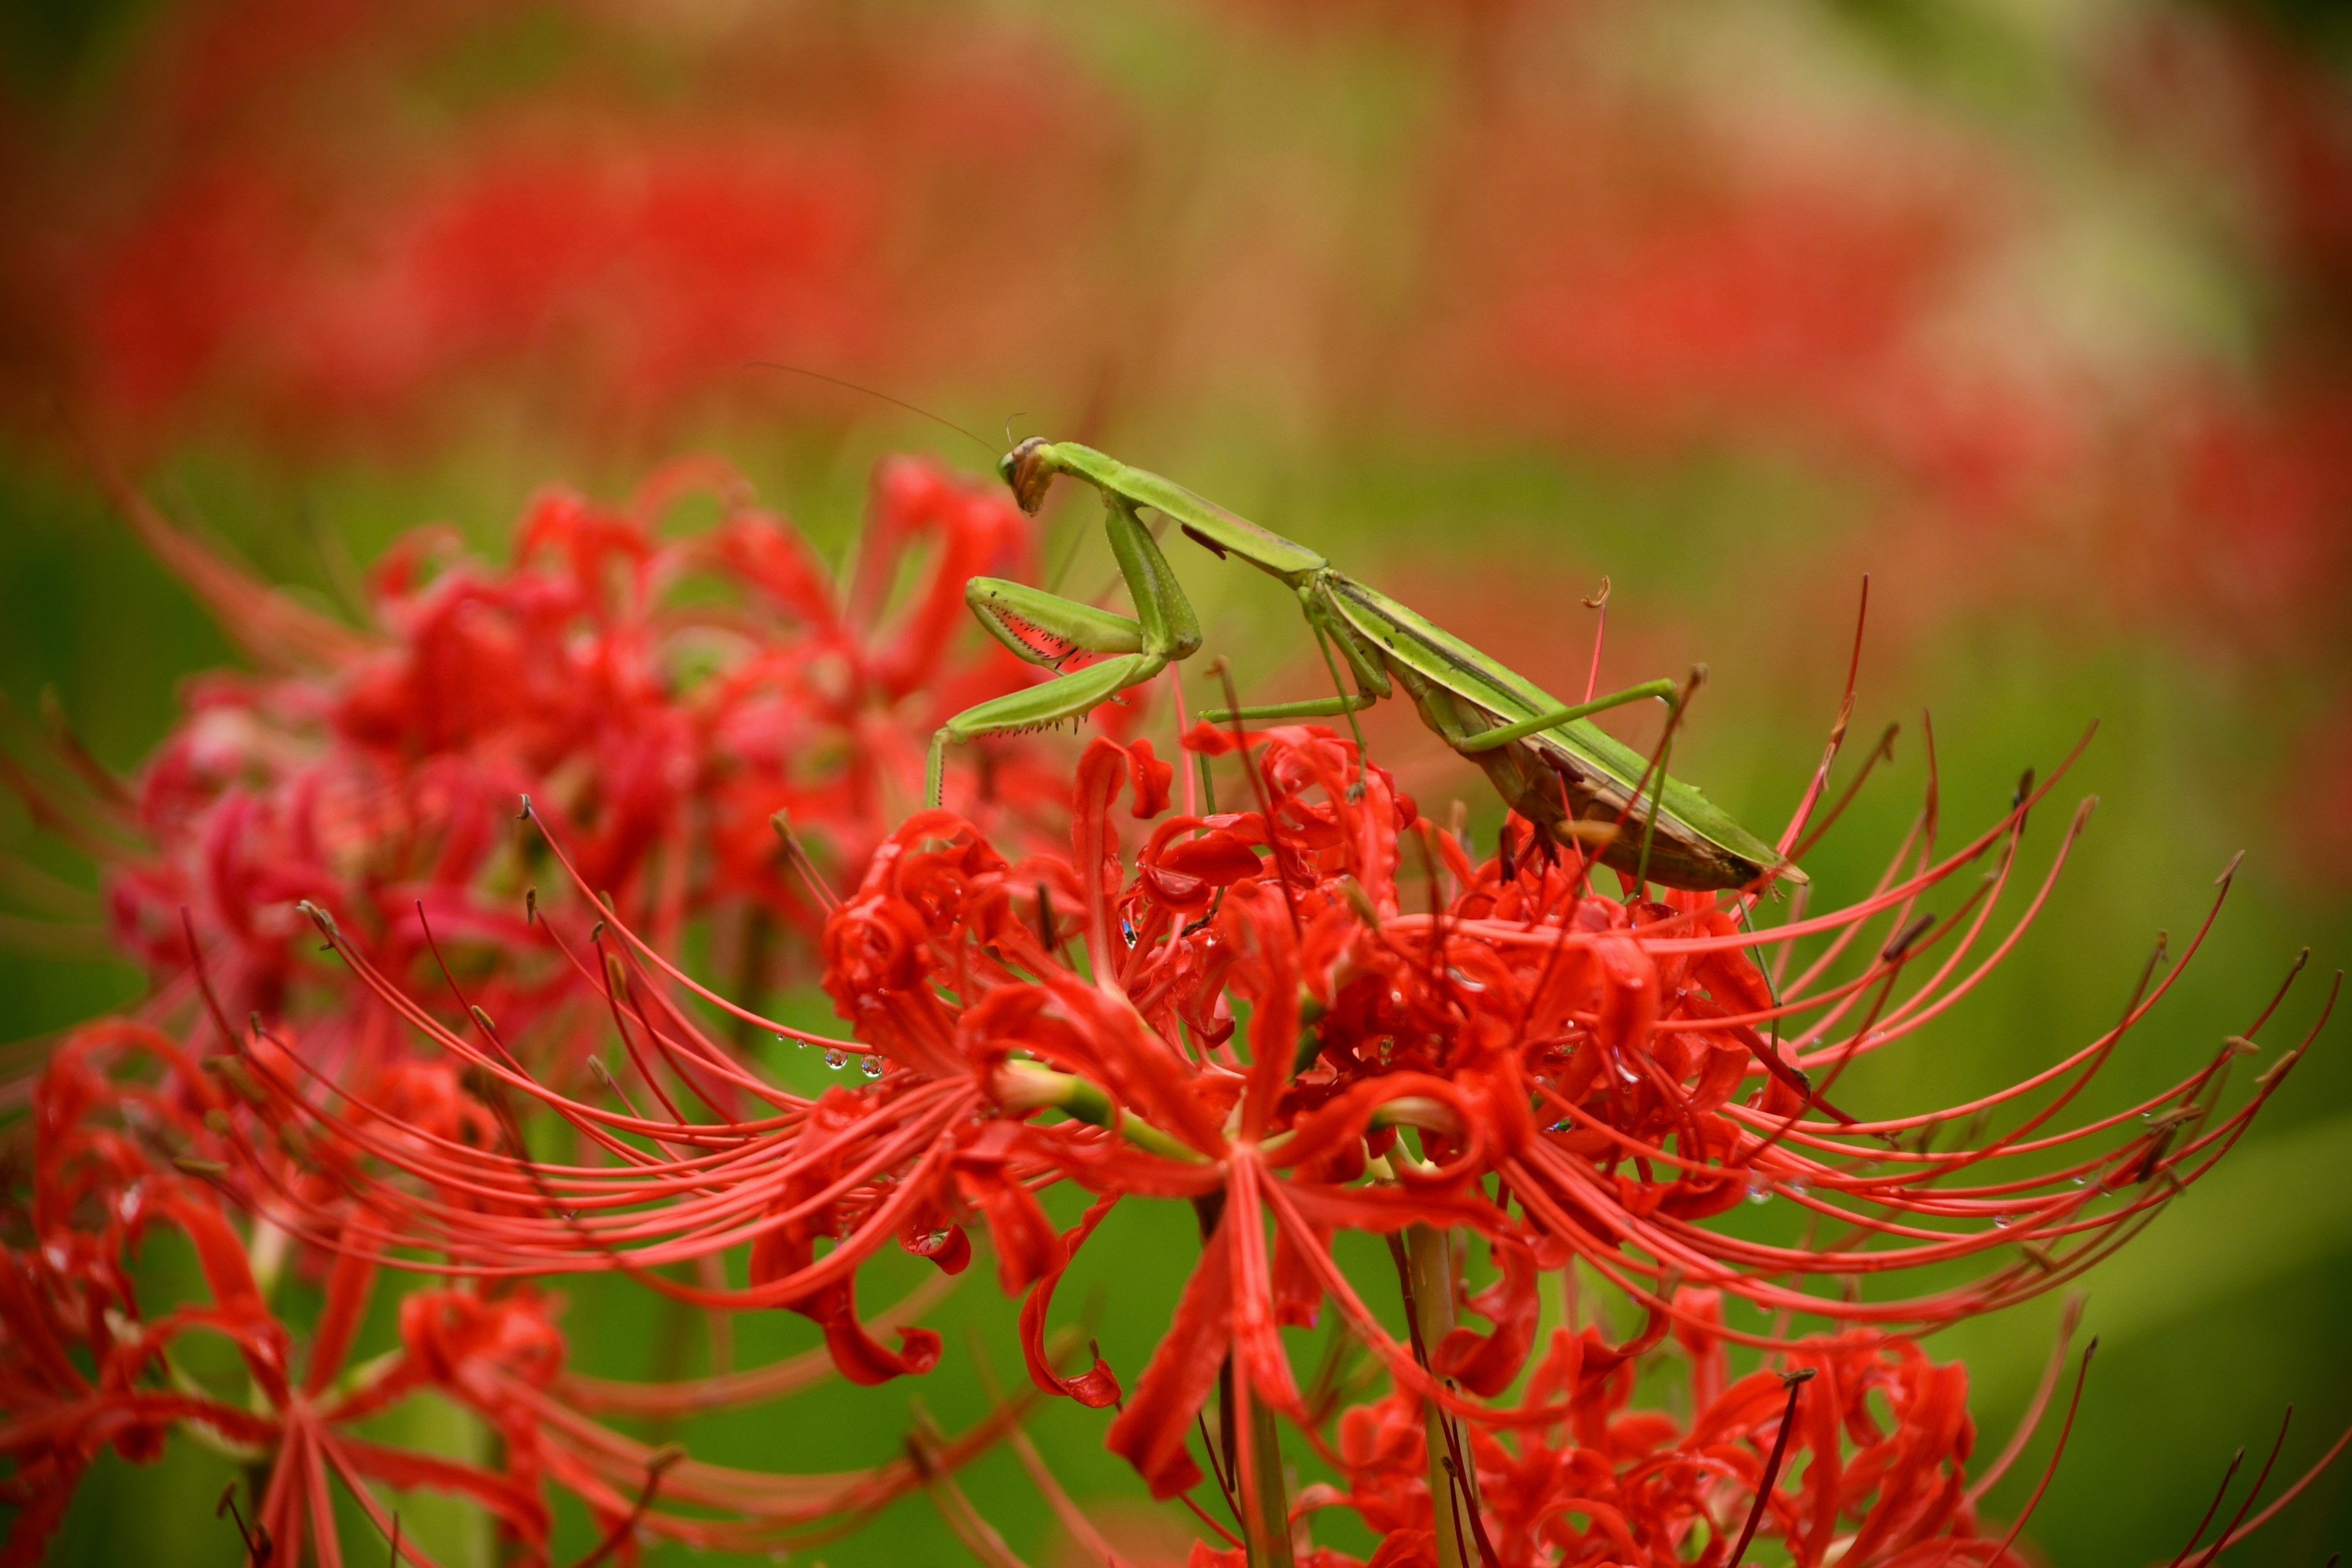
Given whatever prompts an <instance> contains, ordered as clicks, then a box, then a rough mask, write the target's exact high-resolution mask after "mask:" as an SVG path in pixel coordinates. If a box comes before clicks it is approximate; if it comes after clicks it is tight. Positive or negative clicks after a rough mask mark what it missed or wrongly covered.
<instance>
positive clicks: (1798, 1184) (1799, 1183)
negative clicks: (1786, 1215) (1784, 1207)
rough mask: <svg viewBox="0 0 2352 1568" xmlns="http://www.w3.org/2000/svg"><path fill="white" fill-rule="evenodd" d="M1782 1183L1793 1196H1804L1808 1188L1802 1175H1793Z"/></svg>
mask: <svg viewBox="0 0 2352 1568" xmlns="http://www.w3.org/2000/svg"><path fill="white" fill-rule="evenodd" d="M1782 1186H1783V1187H1784V1188H1785V1189H1786V1191H1787V1192H1788V1194H1789V1195H1790V1197H1792V1198H1801V1197H1803V1196H1804V1195H1805V1193H1806V1191H1807V1190H1808V1189H1807V1188H1806V1186H1805V1178H1804V1177H1802V1176H1791V1177H1790V1178H1789V1179H1788V1181H1786V1182H1785V1183H1783V1184H1782Z"/></svg>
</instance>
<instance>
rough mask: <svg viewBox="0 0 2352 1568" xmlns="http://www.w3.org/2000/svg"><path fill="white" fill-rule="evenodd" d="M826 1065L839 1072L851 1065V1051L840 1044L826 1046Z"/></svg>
mask: <svg viewBox="0 0 2352 1568" xmlns="http://www.w3.org/2000/svg"><path fill="white" fill-rule="evenodd" d="M824 1065H825V1066H827V1067H829V1068H832V1069H833V1070H834V1071H835V1072H839V1071H840V1070H841V1069H842V1068H845V1067H847V1066H848V1065H849V1053H848V1052H847V1051H845V1050H843V1049H842V1048H841V1047H839V1046H827V1047H825V1048H824Z"/></svg>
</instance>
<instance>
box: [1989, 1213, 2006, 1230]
mask: <svg viewBox="0 0 2352 1568" xmlns="http://www.w3.org/2000/svg"><path fill="white" fill-rule="evenodd" d="M1992 1227H1993V1229H1995V1230H2007V1229H2008V1228H2009V1216H2008V1215H2005V1214H1997V1215H1993V1216H1992Z"/></svg>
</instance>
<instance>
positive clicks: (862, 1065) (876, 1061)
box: [857, 1057, 882, 1078]
mask: <svg viewBox="0 0 2352 1568" xmlns="http://www.w3.org/2000/svg"><path fill="white" fill-rule="evenodd" d="M857 1070H858V1071H859V1072H862V1073H864V1074H865V1075H866V1077H867V1078H880V1077H881V1076H882V1058H880V1057H865V1058H860V1059H859V1061H858V1064H857Z"/></svg>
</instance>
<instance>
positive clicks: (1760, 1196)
mask: <svg viewBox="0 0 2352 1568" xmlns="http://www.w3.org/2000/svg"><path fill="white" fill-rule="evenodd" d="M1771 1201H1772V1184H1771V1183H1769V1182H1768V1181H1765V1180H1764V1179H1763V1178H1762V1177H1760V1176H1750V1177H1748V1202H1749V1203H1751V1204H1769V1203H1770V1202H1771Z"/></svg>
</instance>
